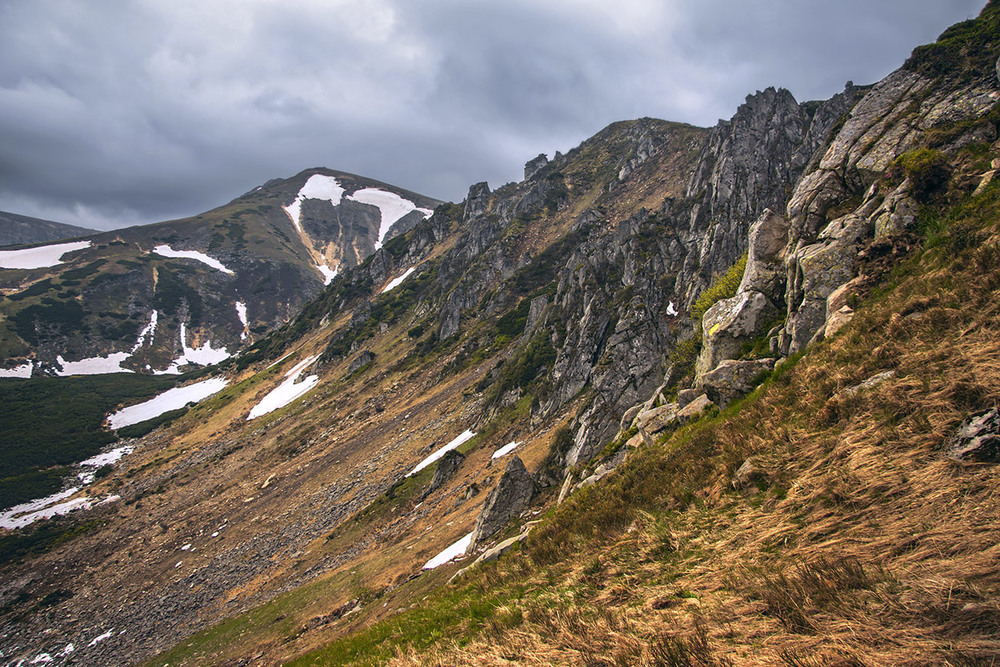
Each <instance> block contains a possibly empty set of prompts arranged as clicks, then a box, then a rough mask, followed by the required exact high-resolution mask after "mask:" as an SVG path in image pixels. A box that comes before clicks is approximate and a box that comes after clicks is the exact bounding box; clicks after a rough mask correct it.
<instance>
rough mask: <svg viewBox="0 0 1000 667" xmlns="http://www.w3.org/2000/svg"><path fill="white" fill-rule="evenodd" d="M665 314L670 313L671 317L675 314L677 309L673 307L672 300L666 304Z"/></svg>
mask: <svg viewBox="0 0 1000 667" xmlns="http://www.w3.org/2000/svg"><path fill="white" fill-rule="evenodd" d="M667 315H670V316H671V317H674V316H675V315H677V309H676V308H674V302H673V301H671V302H670V303H668V304H667Z"/></svg>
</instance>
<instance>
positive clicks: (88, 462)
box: [80, 445, 135, 468]
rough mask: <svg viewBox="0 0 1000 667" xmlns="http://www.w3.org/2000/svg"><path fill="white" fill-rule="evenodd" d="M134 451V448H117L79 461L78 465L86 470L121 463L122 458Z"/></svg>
mask: <svg viewBox="0 0 1000 667" xmlns="http://www.w3.org/2000/svg"><path fill="white" fill-rule="evenodd" d="M134 451H135V447H129V446H127V445H126V446H125V447H118V448H116V449H112V450H111V451H110V452H104V453H103V454H98V455H97V456H91V457H90V458H89V459H84V460H83V461H80V465H81V466H83V467H88V468H100V467H101V466H109V465H111V464H112V463H118V462H119V461H121V459H122V457H123V456H126V455H128V454H131V453H132V452H134Z"/></svg>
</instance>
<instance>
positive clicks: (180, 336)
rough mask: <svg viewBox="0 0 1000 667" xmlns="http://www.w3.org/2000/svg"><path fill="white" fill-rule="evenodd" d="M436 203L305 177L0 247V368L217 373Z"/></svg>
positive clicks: (334, 175) (343, 179)
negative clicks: (220, 201)
mask: <svg viewBox="0 0 1000 667" xmlns="http://www.w3.org/2000/svg"><path fill="white" fill-rule="evenodd" d="M439 203H440V202H438V201H436V200H434V199H430V198H428V197H424V196H421V195H417V194H415V193H412V192H408V191H405V190H401V189H399V188H395V187H393V186H390V185H387V184H385V183H380V182H377V181H373V180H370V179H365V178H362V177H359V176H354V175H352V174H347V173H343V172H337V171H332V170H329V169H310V170H307V171H304V172H302V173H300V174H297V175H296V176H294V177H292V178H289V179H281V180H273V181H269V182H268V183H266V184H264V185H262V186H259V187H257V188H254V189H253V190H252V191H250V192H248V193H247V194H245V195H243V196H241V197H238V198H237V199H235V200H233V201H232V202H230V203H228V204H226V205H225V206H222V207H220V208H217V209H214V210H212V211H209V212H207V213H204V214H202V215H198V216H195V217H193V218H187V219H183V220H174V221H170V222H162V223H157V224H151V225H143V226H138V227H129V228H127V229H121V230H116V231H113V232H105V233H99V234H91V235H89V236H83V237H79V238H78V239H76V240H74V241H73V242H72V243H71V244H62V245H53V246H43V247H33V248H23V249H17V250H5V251H0V289H2V290H3V296H4V298H3V300H2V301H0V312H2V313H3V316H4V324H3V325H0V354H2V356H3V358H4V361H3V362H2V363H3V365H4V366H5V367H6V368H7V369H12V368H16V369H19V370H18V371H17V373H19V374H20V375H22V376H23V375H25V374H26V373H28V372H29V371H27V370H25V369H26V368H28V365H30V368H31V370H30V372H31V373H36V374H46V373H55V374H66V375H71V374H87V373H106V372H122V371H138V372H178V371H179V370H180V369H181V368H183V367H184V366H188V365H190V364H196V365H204V364H210V363H218V362H219V361H221V360H223V359H225V358H227V357H229V356H231V355H233V354H235V352H236V351H237V350H238V349H239V347H240V346H241V345H243V344H245V343H246V342H247V341H252V340H254V339H255V338H257V337H259V336H260V335H262V334H263V333H265V332H267V331H269V330H270V329H271V328H273V327H275V326H278V325H280V324H282V323H284V322H286V321H287V320H288V319H289V318H290V317H292V316H293V315H294V314H295V313H297V312H298V311H299V309H301V307H302V306H303V305H304V304H305V303H306V302H307V301H308V300H309V299H310V298H311V297H312V296H315V295H316V294H317V293H318V292H319V291H320V290H321V289H322V287H323V285H325V284H326V283H329V281H330V280H331V279H332V278H333V276H335V275H336V274H337V273H338V272H341V271H344V270H347V269H350V268H352V267H354V266H357V265H358V264H359V263H360V262H362V261H363V260H364V259H365V258H367V257H368V256H369V255H371V253H372V252H374V250H375V249H376V248H378V247H381V244H382V243H383V241H385V240H388V239H390V238H393V236H395V235H397V234H399V233H401V232H405V231H406V230H408V229H409V228H411V227H412V226H413V225H414V224H415V223H416V222H417V221H419V220H422V219H424V218H426V217H427V216H429V215H430V214H431V212H432V209H433V208H434V207H435V206H437V205H438V204H439ZM0 372H2V371H0ZM10 372H12V371H11V370H8V373H10Z"/></svg>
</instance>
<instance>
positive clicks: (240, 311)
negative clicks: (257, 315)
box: [236, 301, 250, 340]
mask: <svg viewBox="0 0 1000 667" xmlns="http://www.w3.org/2000/svg"><path fill="white" fill-rule="evenodd" d="M236 317H238V318H240V324H242V325H243V331H242V332H240V340H246V339H247V336H249V335H250V332H249V331H248V329H249V327H250V321H249V320H247V305H246V304H245V303H243V302H242V301H237V302H236Z"/></svg>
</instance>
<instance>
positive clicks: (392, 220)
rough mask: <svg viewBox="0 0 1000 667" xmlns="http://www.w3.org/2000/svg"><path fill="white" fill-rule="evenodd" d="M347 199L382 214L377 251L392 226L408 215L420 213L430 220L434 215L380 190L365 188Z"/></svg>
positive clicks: (406, 200)
mask: <svg viewBox="0 0 1000 667" xmlns="http://www.w3.org/2000/svg"><path fill="white" fill-rule="evenodd" d="M347 198H348V199H352V200H354V201H356V202H358V203H361V204H370V205H372V206H376V207H378V209H379V211H380V212H381V214H382V222H381V224H380V225H379V228H378V241H377V242H376V243H375V249H376V250H377V249H379V248H381V247H382V240H383V239H384V238H385V235H386V234H387V233H388V232H389V230H390V229H391V228H392V226H393V225H394V224H396V222H398V221H399V219H400V218H402V217H403V216H404V215H406V214H407V213H410V212H412V211H420V212H421V213H423V214H424V218H428V217H430V215H431V214H432V213H434V211H431V210H430V209H426V208H420V207H418V206H417V205H416V204H414V203H413V202H411V201H410V200H409V199H403V198H402V197H400V196H399V195H397V194H396V193H394V192H386V191H385V190H379V189H378V188H364V189H362V190H358V191H357V192H355V193H354V194H352V195H349V196H348V197H347Z"/></svg>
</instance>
